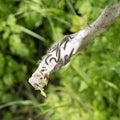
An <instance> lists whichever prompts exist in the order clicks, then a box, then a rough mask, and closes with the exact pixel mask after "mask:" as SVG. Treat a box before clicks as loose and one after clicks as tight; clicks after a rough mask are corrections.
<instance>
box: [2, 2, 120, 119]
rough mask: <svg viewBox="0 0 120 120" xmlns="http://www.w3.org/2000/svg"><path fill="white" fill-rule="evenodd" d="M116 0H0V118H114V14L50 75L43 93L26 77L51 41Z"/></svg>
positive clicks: (117, 49) (119, 72)
mask: <svg viewBox="0 0 120 120" xmlns="http://www.w3.org/2000/svg"><path fill="white" fill-rule="evenodd" d="M117 1H118V0H109V1H108V0H98V1H95V0H77V1H76V0H8V1H7V0H4V1H3V0H0V118H1V119H2V120H12V119H14V120H24V119H26V118H27V119H32V120H40V119H42V120H46V119H48V120H119V119H120V95H119V94H120V89H119V88H120V82H119V79H120V62H119V59H120V54H119V53H120V42H119V39H120V34H119V30H120V28H119V24H120V19H119V18H118V19H117V20H116V21H115V23H114V24H113V25H112V26H111V28H110V30H109V32H107V33H105V34H103V35H101V36H99V37H97V38H96V39H95V41H94V42H93V43H91V44H90V45H89V46H88V47H87V48H86V49H84V50H83V51H80V53H79V54H78V55H76V56H75V57H74V58H73V59H72V61H71V62H70V63H69V64H68V65H67V66H65V67H63V68H62V69H61V70H59V71H56V72H54V73H53V75H52V76H51V79H52V80H51V81H49V85H48V87H47V89H46V91H47V96H48V97H47V98H43V97H42V96H41V95H40V93H39V92H37V91H34V90H33V88H32V87H31V86H30V85H29V84H28V82H27V80H28V78H29V77H30V76H31V74H32V73H33V71H34V70H35V69H36V68H37V65H36V63H37V60H39V59H41V58H42V56H43V55H44V54H45V51H46V50H47V49H48V48H49V46H50V45H51V44H53V43H54V42H56V41H58V40H60V39H61V38H62V37H63V36H64V35H65V34H70V33H71V32H76V31H78V30H80V29H82V28H84V27H85V26H87V24H90V23H91V22H92V21H94V20H95V19H96V18H97V17H98V16H99V14H100V12H101V11H102V10H103V8H104V7H105V6H106V5H108V4H112V3H115V2H117Z"/></svg>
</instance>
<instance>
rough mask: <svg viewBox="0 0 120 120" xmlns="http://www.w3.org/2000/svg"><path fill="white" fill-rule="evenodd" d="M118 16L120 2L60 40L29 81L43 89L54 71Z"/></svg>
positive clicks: (35, 86)
mask: <svg viewBox="0 0 120 120" xmlns="http://www.w3.org/2000/svg"><path fill="white" fill-rule="evenodd" d="M118 16H120V2H118V3H117V4H115V5H111V6H107V7H106V8H105V9H104V10H103V12H102V13H101V15H100V16H99V17H98V18H97V19H96V20H95V21H94V22H93V23H92V24H90V25H89V26H87V27H86V28H84V29H83V30H80V31H78V32H76V33H74V34H71V35H66V36H64V38H63V39H62V40H61V41H60V42H58V43H57V44H55V45H53V46H52V47H51V48H50V49H49V50H48V52H47V53H46V55H45V56H44V58H43V60H42V61H41V63H40V64H39V67H38V68H37V70H36V71H35V72H34V73H33V74H32V77H31V78H30V79H29V83H30V84H31V85H32V86H33V87H34V88H35V89H36V90H38V89H42V88H43V87H44V86H45V85H47V83H48V80H49V75H50V73H51V72H52V71H55V70H58V69H60V68H61V67H62V66H64V65H65V64H67V63H68V62H69V61H70V59H71V57H72V56H73V55H74V54H76V53H77V52H78V51H79V50H81V49H82V48H84V47H85V46H86V45H87V44H89V43H90V42H91V41H92V40H93V39H94V38H95V37H96V36H97V35H100V34H101V33H103V32H105V31H107V30H108V28H109V27H110V25H111V24H112V23H113V21H114V20H115V18H116V17H118Z"/></svg>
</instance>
